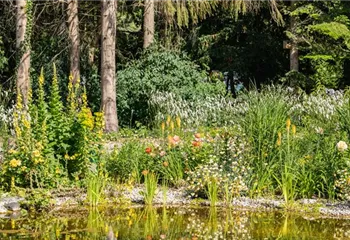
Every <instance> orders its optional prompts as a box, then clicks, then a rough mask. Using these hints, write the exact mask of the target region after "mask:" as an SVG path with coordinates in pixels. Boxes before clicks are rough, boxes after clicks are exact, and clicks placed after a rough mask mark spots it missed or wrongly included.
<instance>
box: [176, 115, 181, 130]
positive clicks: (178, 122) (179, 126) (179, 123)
mask: <svg viewBox="0 0 350 240" xmlns="http://www.w3.org/2000/svg"><path fill="white" fill-rule="evenodd" d="M176 125H177V127H178V128H179V129H180V128H181V118H180V117H176Z"/></svg>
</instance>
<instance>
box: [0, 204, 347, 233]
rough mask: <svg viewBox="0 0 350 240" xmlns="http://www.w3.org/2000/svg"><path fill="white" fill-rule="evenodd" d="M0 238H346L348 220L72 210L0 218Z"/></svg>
mask: <svg viewBox="0 0 350 240" xmlns="http://www.w3.org/2000/svg"><path fill="white" fill-rule="evenodd" d="M0 239H48V240H51V239H64V240H68V239H69V240H70V239H93V240H98V239H108V240H115V239H147V240H150V239H191V240H196V239H350V220H340V219H320V218H319V219H317V218H311V217H309V218H307V217H305V216H300V215H293V214H286V213H282V212H249V211H242V210H234V209H225V208H194V207H192V208H184V207H182V208H165V207H162V208H154V207H151V206H148V207H144V208H140V207H132V208H107V209H75V210H71V211H58V212H54V213H50V214H47V213H46V214H40V215H28V216H17V217H16V218H14V219H10V218H2V219H0Z"/></svg>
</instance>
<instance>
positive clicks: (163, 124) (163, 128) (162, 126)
mask: <svg viewBox="0 0 350 240" xmlns="http://www.w3.org/2000/svg"><path fill="white" fill-rule="evenodd" d="M160 127H161V129H162V133H163V134H164V131H165V122H162V124H161V126H160Z"/></svg>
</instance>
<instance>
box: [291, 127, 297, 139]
mask: <svg viewBox="0 0 350 240" xmlns="http://www.w3.org/2000/svg"><path fill="white" fill-rule="evenodd" d="M292 133H293V136H295V134H296V133H297V127H296V126H295V125H294V124H293V125H292Z"/></svg>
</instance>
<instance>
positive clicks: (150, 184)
mask: <svg viewBox="0 0 350 240" xmlns="http://www.w3.org/2000/svg"><path fill="white" fill-rule="evenodd" d="M142 174H143V175H144V179H145V181H144V186H145V189H144V191H142V192H141V194H142V196H143V197H144V201H145V204H146V205H152V203H153V199H154V196H155V195H156V190H157V183H158V176H157V175H156V174H155V173H150V172H149V171H148V170H144V171H143V173H142Z"/></svg>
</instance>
